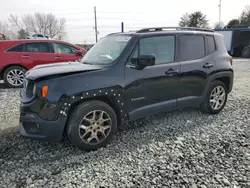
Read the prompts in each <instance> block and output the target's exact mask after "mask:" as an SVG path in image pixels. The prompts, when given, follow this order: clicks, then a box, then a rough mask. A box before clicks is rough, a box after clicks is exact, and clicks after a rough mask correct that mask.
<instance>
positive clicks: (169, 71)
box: [165, 68, 179, 76]
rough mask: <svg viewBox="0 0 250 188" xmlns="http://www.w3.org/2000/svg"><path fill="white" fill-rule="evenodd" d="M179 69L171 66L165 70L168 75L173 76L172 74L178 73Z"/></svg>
mask: <svg viewBox="0 0 250 188" xmlns="http://www.w3.org/2000/svg"><path fill="white" fill-rule="evenodd" d="M178 72H179V71H178V70H177V69H172V68H170V69H168V70H167V71H166V72H165V74H166V75H169V76H172V75H174V74H177V73H178Z"/></svg>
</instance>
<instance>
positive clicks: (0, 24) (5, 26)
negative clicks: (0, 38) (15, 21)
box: [0, 21, 16, 39]
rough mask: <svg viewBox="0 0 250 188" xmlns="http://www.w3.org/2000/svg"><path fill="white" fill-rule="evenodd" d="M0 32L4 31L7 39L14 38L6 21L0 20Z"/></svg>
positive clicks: (14, 35)
mask: <svg viewBox="0 0 250 188" xmlns="http://www.w3.org/2000/svg"><path fill="white" fill-rule="evenodd" d="M0 33H4V34H5V35H6V38H7V39H15V38H16V34H15V33H14V32H13V31H12V30H11V28H10V26H9V25H8V24H7V23H6V22H1V21H0Z"/></svg>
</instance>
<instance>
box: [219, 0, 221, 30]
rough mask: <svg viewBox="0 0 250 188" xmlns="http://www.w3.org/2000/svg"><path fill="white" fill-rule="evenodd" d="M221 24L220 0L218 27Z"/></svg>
mask: <svg viewBox="0 0 250 188" xmlns="http://www.w3.org/2000/svg"><path fill="white" fill-rule="evenodd" d="M220 26H221V0H220V4H219V27H220Z"/></svg>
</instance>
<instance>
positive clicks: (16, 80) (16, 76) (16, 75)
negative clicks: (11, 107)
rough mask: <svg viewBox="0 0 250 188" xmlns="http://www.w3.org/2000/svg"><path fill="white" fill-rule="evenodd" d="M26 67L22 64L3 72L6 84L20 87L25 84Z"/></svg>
mask: <svg viewBox="0 0 250 188" xmlns="http://www.w3.org/2000/svg"><path fill="white" fill-rule="evenodd" d="M25 72H26V69H25V68H23V67H21V66H11V67H8V68H7V69H6V70H5V71H4V73H3V79H4V84H5V85H6V86H7V87H12V88H19V87H21V86H22V85H23V80H24V74H25Z"/></svg>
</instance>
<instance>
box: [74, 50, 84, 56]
mask: <svg viewBox="0 0 250 188" xmlns="http://www.w3.org/2000/svg"><path fill="white" fill-rule="evenodd" d="M82 51H83V50H76V51H75V54H76V55H80V56H82Z"/></svg>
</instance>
